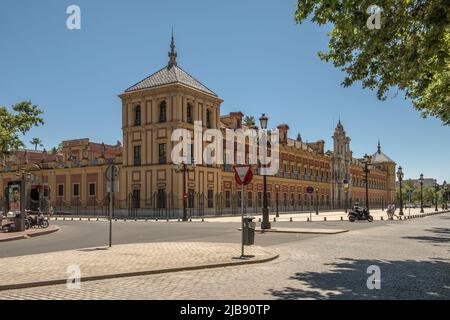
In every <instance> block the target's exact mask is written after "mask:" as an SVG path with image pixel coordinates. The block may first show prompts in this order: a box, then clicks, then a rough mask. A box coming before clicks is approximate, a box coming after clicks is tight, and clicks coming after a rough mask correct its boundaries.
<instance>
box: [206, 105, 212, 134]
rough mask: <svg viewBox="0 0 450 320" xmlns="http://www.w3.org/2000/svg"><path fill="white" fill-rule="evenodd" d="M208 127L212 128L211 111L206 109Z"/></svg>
mask: <svg viewBox="0 0 450 320" xmlns="http://www.w3.org/2000/svg"><path fill="white" fill-rule="evenodd" d="M206 127H207V128H208V129H210V128H211V111H210V110H209V109H206Z"/></svg>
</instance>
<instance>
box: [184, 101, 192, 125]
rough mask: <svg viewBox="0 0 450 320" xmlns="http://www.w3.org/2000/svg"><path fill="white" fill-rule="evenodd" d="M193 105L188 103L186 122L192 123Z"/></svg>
mask: <svg viewBox="0 0 450 320" xmlns="http://www.w3.org/2000/svg"><path fill="white" fill-rule="evenodd" d="M192 120H193V119H192V105H191V104H190V103H188V105H187V110H186V121H187V122H188V123H192V122H193V121H192Z"/></svg>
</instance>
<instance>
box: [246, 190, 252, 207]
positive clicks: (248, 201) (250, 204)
mask: <svg viewBox="0 0 450 320" xmlns="http://www.w3.org/2000/svg"><path fill="white" fill-rule="evenodd" d="M247 207H249V208H251V207H253V193H252V192H248V193H247Z"/></svg>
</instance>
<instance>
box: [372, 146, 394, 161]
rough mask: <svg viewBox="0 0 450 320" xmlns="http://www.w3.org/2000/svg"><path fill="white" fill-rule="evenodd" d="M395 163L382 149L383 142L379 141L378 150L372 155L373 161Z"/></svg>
mask: <svg viewBox="0 0 450 320" xmlns="http://www.w3.org/2000/svg"><path fill="white" fill-rule="evenodd" d="M386 162H390V163H395V162H394V160H392V159H391V158H389V157H388V156H387V155H386V154H385V153H383V152H382V151H381V143H380V141H378V150H377V152H376V153H375V154H374V155H373V156H372V163H386Z"/></svg>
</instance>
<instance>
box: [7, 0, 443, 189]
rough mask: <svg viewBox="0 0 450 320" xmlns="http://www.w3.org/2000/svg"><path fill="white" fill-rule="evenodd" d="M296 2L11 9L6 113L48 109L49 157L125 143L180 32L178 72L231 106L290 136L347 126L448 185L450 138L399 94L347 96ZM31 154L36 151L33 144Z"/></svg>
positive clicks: (177, 0) (44, 133)
mask: <svg viewBox="0 0 450 320" xmlns="http://www.w3.org/2000/svg"><path fill="white" fill-rule="evenodd" d="M295 3H296V2H295V1H294V0H276V1H275V0H272V1H268V0H264V1H263V0H245V1H242V0H228V1H217V0H195V1H183V0H171V1H162V0H158V1H157V0H113V1H110V0H95V1H92V0H71V1H65V0H42V1H32V0H28V1H24V0H1V1H0V105H5V106H11V105H12V104H14V103H16V102H19V101H22V100H32V101H33V103H35V104H37V105H39V106H40V107H41V108H42V109H43V110H44V111H45V115H44V117H45V121H46V124H45V126H43V127H40V128H36V129H33V130H32V131H31V132H30V133H29V134H28V135H27V136H26V137H25V139H26V140H25V141H29V140H30V138H31V137H34V136H38V137H40V138H41V139H42V140H43V141H44V145H45V147H46V148H47V149H50V148H52V147H53V146H55V145H57V144H58V143H59V142H60V141H61V140H67V139H76V138H91V140H92V141H97V142H102V141H103V142H105V143H110V144H115V143H116V141H117V140H122V133H121V111H120V110H121V103H120V99H119V98H118V97H117V95H118V94H120V93H122V92H123V91H124V90H125V89H126V88H128V87H129V86H131V85H133V84H134V83H136V82H137V81H139V80H141V79H143V78H145V77H146V76H148V75H150V74H152V73H153V72H155V71H157V70H159V69H160V68H161V67H162V66H163V65H165V64H166V63H167V59H168V58H167V52H168V50H169V41H170V33H171V28H172V26H173V27H174V31H175V39H176V45H177V48H176V49H177V51H178V63H179V65H180V66H181V67H182V68H183V69H184V70H186V71H187V72H189V73H190V74H191V75H193V76H194V77H195V78H197V79H198V80H200V81H201V82H202V83H204V84H205V85H206V86H207V87H209V88H211V89H212V90H213V91H215V92H216V93H217V94H218V95H219V96H220V97H221V98H222V99H224V100H225V102H224V103H223V104H222V109H221V112H222V114H226V113H228V112H230V111H236V110H240V111H242V112H243V113H244V114H246V115H254V116H255V117H256V118H258V117H259V116H260V114H261V113H262V112H265V113H267V115H268V116H269V118H270V120H269V125H271V126H276V125H277V124H280V123H287V124H288V125H289V126H290V128H291V130H290V136H291V137H293V138H295V137H296V136H297V133H298V132H300V133H301V134H302V137H303V139H304V140H308V141H314V140H317V139H324V140H325V141H326V148H328V149H331V148H332V144H331V136H332V134H333V131H334V127H335V125H336V122H337V121H338V120H339V118H341V120H342V122H343V124H344V127H345V129H346V131H347V134H348V135H349V136H350V137H351V138H352V141H351V148H352V150H353V152H354V156H355V157H361V156H363V155H364V153H369V154H372V153H374V152H375V151H376V146H377V142H378V139H380V140H381V145H382V149H383V151H384V152H385V153H386V154H387V155H388V156H390V157H391V158H392V159H394V160H395V161H396V162H397V163H398V164H400V165H401V166H403V168H404V172H405V176H406V177H407V178H409V177H411V178H417V177H418V176H419V174H420V173H421V172H423V173H424V175H425V176H426V177H436V178H438V179H439V180H440V181H442V180H444V179H446V180H447V181H450V169H449V163H450V161H449V159H450V143H449V141H450V128H449V127H443V126H442V125H441V123H440V121H438V120H436V119H425V120H424V119H422V118H421V117H420V114H419V113H418V112H417V111H415V110H414V109H413V108H412V107H411V105H410V102H409V101H407V100H404V98H403V97H402V95H401V94H399V95H398V96H396V97H394V96H392V97H391V98H390V99H388V100H387V101H385V102H380V101H378V100H377V99H376V96H375V93H374V92H371V91H366V90H363V89H361V87H360V85H359V84H358V85H355V86H354V87H352V88H343V87H341V86H340V83H341V81H342V79H343V78H344V74H343V73H342V72H341V71H339V70H338V69H336V68H334V67H333V66H332V64H328V63H325V62H323V61H321V60H320V59H319V58H318V57H317V54H316V53H317V51H320V50H325V49H326V47H327V43H328V42H327V37H326V34H327V32H328V31H330V27H329V26H327V27H318V26H317V25H314V24H312V23H304V24H302V25H297V24H296V23H295V21H294V12H295ZM71 4H76V5H79V6H80V8H81V30H68V29H67V28H66V19H67V17H68V15H67V14H66V9H67V7H68V6H69V5H71ZM30 147H31V146H30Z"/></svg>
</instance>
